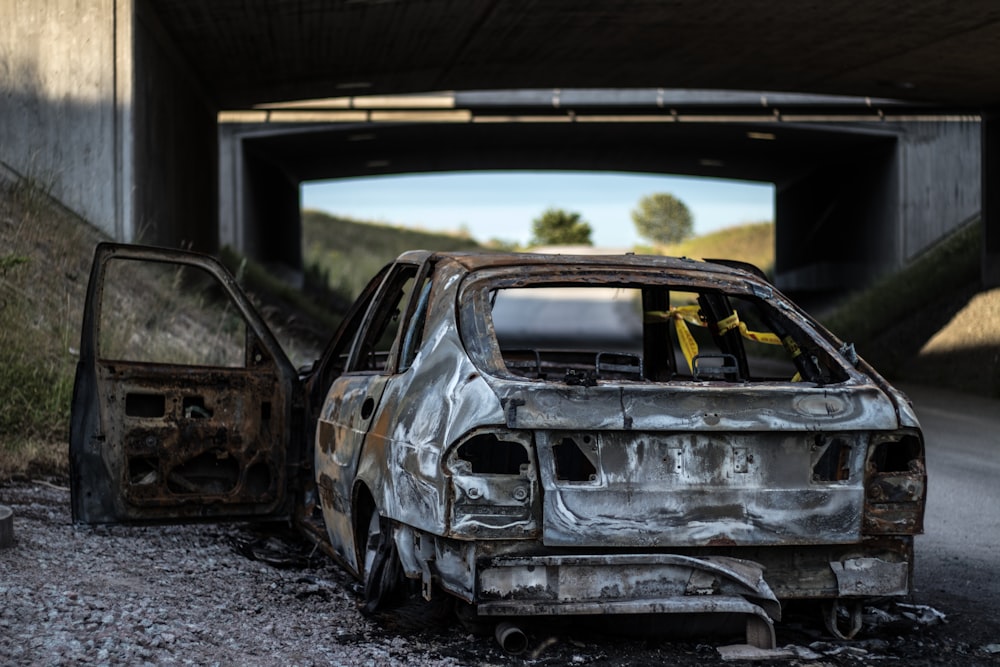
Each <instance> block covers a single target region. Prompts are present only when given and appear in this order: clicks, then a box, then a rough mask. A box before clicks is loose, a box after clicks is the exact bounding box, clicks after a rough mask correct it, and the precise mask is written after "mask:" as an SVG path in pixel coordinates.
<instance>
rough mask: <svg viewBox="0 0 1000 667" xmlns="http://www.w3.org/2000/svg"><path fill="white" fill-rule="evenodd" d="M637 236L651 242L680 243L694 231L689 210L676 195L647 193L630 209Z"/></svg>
mask: <svg viewBox="0 0 1000 667" xmlns="http://www.w3.org/2000/svg"><path fill="white" fill-rule="evenodd" d="M632 222H634V223H635V229H636V231H637V232H638V233H639V236H641V237H642V238H644V239H646V240H647V241H652V242H653V243H664V244H666V243H680V242H681V241H683V240H684V239H686V238H688V237H689V236H691V235H692V234H693V233H694V219H693V218H692V217H691V211H690V210H688V207H687V206H686V205H685V204H684V202H682V201H681V200H680V199H678V198H677V197H675V196H673V195H671V194H667V193H665V192H657V193H656V194H652V195H647V196H645V197H643V198H642V199H640V200H639V205H638V206H636V208H635V209H634V210H633V211H632Z"/></svg>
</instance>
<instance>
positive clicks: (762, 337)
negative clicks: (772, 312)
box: [716, 310, 781, 345]
mask: <svg viewBox="0 0 1000 667" xmlns="http://www.w3.org/2000/svg"><path fill="white" fill-rule="evenodd" d="M716 326H717V327H718V328H719V335H720V336H721V335H723V334H726V333H729V332H730V331H732V330H733V329H739V330H740V335H741V336H743V337H744V338H746V339H747V340H752V341H756V342H758V343H764V344H765V345H781V339H780V338H778V337H777V336H775V335H774V334H773V333H761V332H759V331H750V329H748V328H747V325H746V323H745V322H740V316H739V315H738V314H737V313H736V311H735V310H734V311H733V314H732V315H730V316H729V317H723V318H722V319H721V320H719V321H718V322H717V323H716Z"/></svg>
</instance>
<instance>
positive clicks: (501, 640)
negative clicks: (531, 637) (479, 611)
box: [494, 621, 528, 655]
mask: <svg viewBox="0 0 1000 667" xmlns="http://www.w3.org/2000/svg"><path fill="white" fill-rule="evenodd" d="M494 635H495V636H496V638H497V643H498V644H500V647H501V648H503V650H504V651H507V653H509V654H511V655H520V654H522V653H524V651H525V649H527V648H528V636H527V635H526V634H524V631H523V630H521V628H519V627H517V626H516V625H514V624H513V623H508V622H507V621H504V622H503V623H497V629H496V632H495V633H494Z"/></svg>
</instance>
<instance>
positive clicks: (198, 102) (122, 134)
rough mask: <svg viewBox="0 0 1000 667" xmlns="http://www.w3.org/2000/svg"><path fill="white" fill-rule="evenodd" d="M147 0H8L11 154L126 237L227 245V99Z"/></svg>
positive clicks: (3, 63)
mask: <svg viewBox="0 0 1000 667" xmlns="http://www.w3.org/2000/svg"><path fill="white" fill-rule="evenodd" d="M192 71H193V70H192V69H191V68H190V67H189V66H188V65H187V64H186V63H185V62H184V61H183V59H182V58H180V57H179V56H178V55H177V53H176V51H175V50H174V49H173V47H172V46H171V40H170V38H169V37H168V36H166V35H165V34H164V32H163V30H162V28H161V27H160V24H159V21H158V20H157V18H156V16H155V14H153V12H152V11H151V9H150V8H149V5H148V3H147V2H146V1H145V0H134V1H133V0H45V1H44V2H41V1H39V0H0V166H3V167H6V169H7V170H8V171H10V172H13V175H15V176H21V177H27V178H31V179H34V180H35V181H37V182H38V183H40V184H41V185H42V186H43V187H46V188H49V189H50V190H51V194H52V195H53V196H55V197H56V198H57V199H59V200H60V201H62V203H63V204H65V205H66V206H67V207H69V208H70V209H72V210H74V211H75V212H77V213H79V214H80V215H81V216H82V217H84V218H86V219H87V220H89V221H90V222H91V223H92V224H94V225H95V226H97V227H99V228H101V229H102V230H104V231H105V232H107V233H108V235H110V236H112V237H113V238H116V239H118V240H121V241H140V242H145V243H154V244H159V245H168V246H189V247H194V248H197V249H201V250H206V251H213V250H215V249H216V248H217V247H218V231H217V221H216V211H217V208H218V204H217V194H216V187H217V144H216V129H215V118H216V109H215V105H214V104H213V102H212V100H211V98H210V96H208V95H206V94H205V92H204V90H203V88H202V86H201V85H200V84H199V82H198V80H197V78H196V77H195V76H194V75H193V74H192Z"/></svg>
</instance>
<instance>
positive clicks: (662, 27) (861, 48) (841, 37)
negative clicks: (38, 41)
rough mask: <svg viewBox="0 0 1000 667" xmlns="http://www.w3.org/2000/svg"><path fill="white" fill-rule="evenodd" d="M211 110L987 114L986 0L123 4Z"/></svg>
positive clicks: (998, 84)
mask: <svg viewBox="0 0 1000 667" xmlns="http://www.w3.org/2000/svg"><path fill="white" fill-rule="evenodd" d="M137 4H138V7H139V9H138V14H139V16H140V20H146V21H151V22H155V23H157V24H158V27H157V30H159V29H162V30H163V31H164V32H165V33H166V34H167V36H168V37H169V40H170V42H172V43H173V44H174V45H175V47H176V48H177V50H178V51H179V53H180V55H181V56H182V58H183V59H184V60H185V61H186V62H187V64H188V65H189V66H190V67H191V68H192V69H193V70H194V71H195V73H196V76H198V77H199V78H200V79H201V82H202V84H203V86H204V90H206V91H208V94H210V95H212V96H213V97H214V98H215V103H216V104H217V105H218V107H219V108H230V109H234V108H245V107H249V106H252V105H254V104H258V103H263V102H273V101H281V100H296V99H306V98H317V97H334V96H343V95H365V94H376V93H379V94H385V93H406V92H425V91H435V90H474V89H501V88H628V87H646V88H649V87H653V88H656V87H662V88H673V89H676V88H712V89H734V90H761V91H797V92H810V93H824V94H841V95H855V96H870V97H880V98H896V99H902V100H910V101H914V102H930V103H933V104H936V105H939V106H942V107H947V108H962V109H970V110H979V109H984V108H989V107H993V106H997V105H1000V3H997V2H995V0H962V1H961V2H958V1H956V0H908V1H907V2H857V1H847V0H798V1H796V2H785V3H779V2H773V0H755V1H746V2H731V1H729V2H727V1H725V0H614V1H613V2H609V1H608V0H504V1H501V0H453V1H448V0H212V2H205V1H204V0H137Z"/></svg>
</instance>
